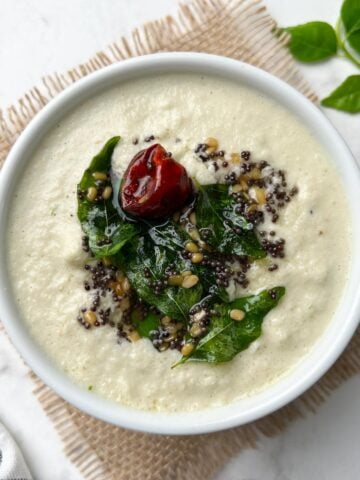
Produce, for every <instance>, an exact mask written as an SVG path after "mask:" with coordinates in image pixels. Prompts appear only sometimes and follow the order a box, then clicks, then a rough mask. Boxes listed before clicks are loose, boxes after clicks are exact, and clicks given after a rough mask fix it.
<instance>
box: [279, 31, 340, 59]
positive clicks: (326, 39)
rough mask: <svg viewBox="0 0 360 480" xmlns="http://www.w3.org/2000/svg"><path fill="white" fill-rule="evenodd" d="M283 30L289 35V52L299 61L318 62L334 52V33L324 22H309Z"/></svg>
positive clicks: (335, 44)
mask: <svg viewBox="0 0 360 480" xmlns="http://www.w3.org/2000/svg"><path fill="white" fill-rule="evenodd" d="M284 30H285V31H287V32H288V33H289V34H290V36H291V39H290V43H289V45H288V46H289V49H290V52H291V53H292V55H293V56H294V57H295V58H296V59H297V60H300V62H318V61H320V60H325V59H327V58H329V57H332V56H333V55H335V54H336V51H337V39H336V33H335V30H334V29H333V27H332V26H331V25H329V24H328V23H326V22H309V23H304V24H303V25H297V26H294V27H287V28H285V29H284Z"/></svg>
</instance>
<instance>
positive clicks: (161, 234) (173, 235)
mask: <svg viewBox="0 0 360 480" xmlns="http://www.w3.org/2000/svg"><path fill="white" fill-rule="evenodd" d="M149 235H150V237H151V239H152V241H153V242H154V243H155V244H156V245H159V246H163V247H166V248H168V249H169V250H171V251H173V252H175V253H176V254H177V255H179V254H180V252H181V250H183V248H184V245H185V243H186V241H187V240H189V237H188V234H187V233H186V232H185V231H184V230H182V229H180V227H179V226H178V225H176V224H174V223H173V222H172V221H166V222H164V223H163V224H160V225H153V226H151V227H150V228H149ZM188 269H189V270H191V271H192V272H193V273H194V274H195V275H197V276H198V277H199V278H200V282H201V284H202V286H203V289H204V295H205V296H207V295H209V294H211V295H212V296H213V297H214V298H215V297H218V298H219V299H220V300H223V301H224V302H228V301H229V295H228V293H227V291H226V288H224V287H219V286H218V285H216V278H215V271H214V269H213V268H212V267H209V266H207V265H198V264H191V263H189V264H188Z"/></svg>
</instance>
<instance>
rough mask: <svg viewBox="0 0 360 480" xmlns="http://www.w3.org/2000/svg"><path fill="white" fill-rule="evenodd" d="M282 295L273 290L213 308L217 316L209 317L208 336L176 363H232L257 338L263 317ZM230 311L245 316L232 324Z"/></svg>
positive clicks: (283, 292) (281, 288)
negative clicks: (234, 310) (237, 311)
mask: <svg viewBox="0 0 360 480" xmlns="http://www.w3.org/2000/svg"><path fill="white" fill-rule="evenodd" d="M284 294H285V288H284V287H275V288H273V289H271V290H264V291H262V292H261V293H259V294H258V295H251V296H248V297H243V298H238V299H236V300H234V301H233V302H231V303H229V304H222V305H215V307H214V309H215V310H216V312H217V315H214V316H212V317H211V323H210V330H209V333H208V334H207V335H206V336H205V337H203V338H202V339H201V340H200V341H199V343H198V344H197V346H196V348H195V350H194V352H193V353H192V354H191V356H189V357H183V358H182V359H181V360H180V362H179V363H185V362H186V361H196V362H209V363H223V362H228V361H230V360H232V359H233V358H234V357H235V355H237V354H238V353H239V352H241V351H242V350H245V349H246V348H248V347H249V345H250V344H251V343H252V342H253V341H254V340H256V339H257V338H258V337H259V336H260V335H261V326H262V322H263V320H264V317H265V315H266V314H267V313H268V312H269V311H270V310H272V309H273V308H274V307H276V306H277V304H278V303H279V300H280V298H281V297H282V296H283V295H284ZM233 309H239V310H242V311H243V312H245V318H244V319H243V320H241V321H236V320H232V319H231V318H230V311H231V310H233Z"/></svg>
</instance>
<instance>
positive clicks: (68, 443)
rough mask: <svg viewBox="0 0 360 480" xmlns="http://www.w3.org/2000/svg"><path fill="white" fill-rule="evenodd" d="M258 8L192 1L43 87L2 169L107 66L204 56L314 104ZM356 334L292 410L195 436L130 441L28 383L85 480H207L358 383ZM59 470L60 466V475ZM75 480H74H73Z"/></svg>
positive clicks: (21, 115) (18, 117)
mask: <svg viewBox="0 0 360 480" xmlns="http://www.w3.org/2000/svg"><path fill="white" fill-rule="evenodd" d="M275 27H276V25H275V22H274V20H273V19H272V18H271V17H270V16H269V15H268V14H267V12H266V9H265V7H264V6H263V5H262V4H261V3H260V1H259V0H230V1H226V0H194V1H193V2H192V3H190V4H184V5H180V8H179V14H178V16H177V18H176V19H174V18H172V17H166V18H164V19H161V20H158V21H154V22H152V23H148V24H146V25H144V26H143V27H141V28H139V29H136V30H135V31H134V32H133V34H132V36H131V37H130V38H122V39H120V40H119V41H118V42H115V43H113V44H111V45H109V46H108V47H107V48H106V50H105V51H102V52H98V53H96V55H95V56H93V57H92V58H91V59H90V60H89V61H88V62H86V63H84V64H82V65H79V66H78V67H76V68H74V69H72V70H70V71H68V72H66V73H65V74H54V75H52V76H48V77H46V78H44V79H43V81H42V83H41V84H40V85H39V86H36V87H34V88H32V89H31V90H30V91H29V92H28V93H27V94H26V95H24V96H23V98H21V99H20V100H19V101H18V102H17V103H16V105H13V106H11V107H10V108H9V109H7V110H6V111H2V112H1V111H0V164H1V162H2V161H4V159H5V157H6V155H7V153H8V151H9V149H10V147H11V145H12V144H13V143H14V141H15V140H16V138H17V136H18V135H19V134H20V132H21V131H22V130H23V128H24V127H25V126H26V124H27V123H28V122H29V121H30V120H31V118H32V117H33V116H34V115H35V114H36V113H37V112H38V111H39V110H40V109H41V108H42V107H43V106H44V105H45V104H46V103H47V102H48V100H49V99H50V98H52V97H54V96H55V95H56V94H57V93H58V92H60V91H61V90H63V89H64V88H66V86H67V85H69V84H71V83H73V82H75V81H76V80H78V79H79V78H81V77H83V76H85V75H87V74H88V73H90V72H93V71H95V70H98V69H100V68H102V67H103V66H106V65H109V64H111V63H114V62H118V61H121V60H123V59H125V58H129V57H133V56H136V55H142V54H148V53H153V52H159V51H175V50H177V51H201V52H208V53H214V54H221V55H225V56H228V57H232V58H236V59H239V60H243V61H245V62H248V63H251V64H253V65H256V66H258V67H260V68H263V69H264V70H267V71H268V72H270V73H272V74H274V75H277V76H278V77H280V78H282V79H283V80H285V81H286V82H288V83H290V84H291V85H293V86H294V87H295V88H297V89H298V90H300V91H301V92H302V93H303V94H304V95H306V96H307V97H308V98H310V99H311V100H313V101H316V95H315V94H314V92H312V90H311V88H310V87H309V86H308V85H307V83H306V82H305V81H304V79H303V78H302V77H301V75H300V74H299V72H298V70H297V68H296V65H295V63H294V62H293V60H292V58H291V57H290V55H289V54H288V52H287V50H286V49H285V48H284V45H285V43H286V41H287V38H286V36H285V35H280V36H277V35H275V34H274V29H275ZM359 346H360V334H359V332H357V334H356V335H355V336H354V338H353V340H352V342H351V344H350V345H349V346H348V348H347V350H346V351H345V353H344V354H343V355H342V357H341V358H340V359H339V360H338V361H337V363H336V364H335V366H333V367H332V369H331V370H330V371H329V372H328V373H327V374H326V375H325V376H324V377H323V378H322V379H321V380H320V381H319V382H318V383H317V384H316V385H315V386H314V387H313V388H311V389H310V390H308V391H307V392H306V393H305V394H304V395H302V396H301V397H300V398H299V399H297V400H296V401H295V402H293V403H291V404H290V405H288V406H286V407H285V408H282V409H281V410H279V411H278V412H276V413H274V414H272V415H269V416H267V417H266V418H263V419H261V420H259V421H257V422H255V423H252V424H249V425H246V426H244V427H239V428H236V429H233V430H229V431H226V432H221V433H216V434H210V435H200V436H196V437H169V436H156V435H148V434H142V433H137V432H132V431H129V430H125V429H122V428H117V427H114V426H112V425H109V424H106V423H104V422H102V421H100V420H96V419H95V418H92V417H90V416H88V415H86V414H84V413H82V412H80V411H79V410H77V409H76V408H74V407H72V406H71V405H69V404H68V403H66V402H65V401H63V400H62V399H61V398H59V397H58V396H57V395H56V394H55V393H54V392H53V391H52V390H50V389H49V388H48V387H46V386H45V385H44V384H42V382H41V381H40V380H39V379H38V378H36V377H35V375H34V374H32V376H33V378H34V382H35V383H36V389H35V394H36V395H37V396H38V398H39V400H40V402H41V404H42V406H43V408H44V410H45V411H46V413H47V414H48V415H49V417H50V418H51V419H52V420H53V422H54V424H55V427H56V428H57V430H58V432H59V434H60V436H61V438H62V440H63V442H64V446H65V452H66V454H67V455H68V457H69V458H70V460H71V461H73V462H74V463H75V464H76V465H77V466H78V467H79V469H80V471H81V472H82V473H83V475H84V478H85V479H86V480H172V479H173V480H205V479H209V478H210V477H211V476H212V475H213V474H214V473H215V472H216V471H218V470H219V469H220V468H221V467H222V466H223V465H224V464H225V463H226V462H227V461H228V460H229V459H230V458H231V457H232V456H233V455H235V454H237V453H239V452H240V451H241V450H242V449H244V448H256V445H257V442H258V440H259V439H260V438H261V437H262V436H273V435H277V434H279V433H280V432H282V431H283V430H284V429H285V428H286V427H287V425H289V423H290V422H292V421H294V420H295V419H299V418H301V417H303V416H304V415H306V414H309V413H311V412H315V410H316V409H317V407H318V406H319V405H321V403H322V402H323V401H324V400H325V399H326V398H327V397H328V396H329V394H330V393H331V392H332V391H333V390H335V389H336V388H337V387H339V386H340V385H341V384H342V383H343V382H344V381H346V380H347V379H349V378H350V377H351V376H352V375H355V374H357V373H359V372H360V353H359V352H360V349H359ZM54 467H55V466H54ZM69 480H70V479H69Z"/></svg>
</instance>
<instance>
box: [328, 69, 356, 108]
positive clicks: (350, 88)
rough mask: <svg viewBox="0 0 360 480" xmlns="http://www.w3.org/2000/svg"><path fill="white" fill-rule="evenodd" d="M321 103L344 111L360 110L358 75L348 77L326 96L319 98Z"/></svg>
mask: <svg viewBox="0 0 360 480" xmlns="http://www.w3.org/2000/svg"><path fill="white" fill-rule="evenodd" d="M321 105H323V106H324V107H330V108H335V109H337V110H343V111H344V112H350V113H358V112H360V75H351V76H350V77H348V78H347V79H346V80H345V81H344V82H343V83H342V84H341V85H340V86H339V87H338V88H337V89H336V90H334V91H333V92H332V93H331V94H330V95H329V96H328V97H326V98H324V99H323V100H321Z"/></svg>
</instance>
